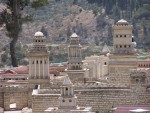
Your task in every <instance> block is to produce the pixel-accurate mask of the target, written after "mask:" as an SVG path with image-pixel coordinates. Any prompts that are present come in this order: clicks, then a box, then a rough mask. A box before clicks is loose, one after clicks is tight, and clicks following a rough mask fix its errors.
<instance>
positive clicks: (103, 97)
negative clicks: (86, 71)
mask: <svg viewBox="0 0 150 113" xmlns="http://www.w3.org/2000/svg"><path fill="white" fill-rule="evenodd" d="M149 96H150V94H149V92H143V93H136V92H132V90H125V89H123V90H121V89H119V90H117V89H111V90H109V89H106V90H105V89H101V90H98V89H95V90H89V91H88V90H86V91H83V90H82V91H80V90H78V94H77V97H78V101H77V104H78V105H79V106H91V107H92V109H93V111H99V112H100V113H107V112H109V111H110V109H111V108H113V107H117V106H118V105H149V104H150V99H149Z"/></svg>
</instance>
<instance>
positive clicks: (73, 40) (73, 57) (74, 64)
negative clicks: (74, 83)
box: [68, 33, 83, 70]
mask: <svg viewBox="0 0 150 113" xmlns="http://www.w3.org/2000/svg"><path fill="white" fill-rule="evenodd" d="M81 47H82V46H81V45H80V44H79V37H78V35H77V34H76V33H73V34H72V35H71V37H70V45H69V46H68V70H82V68H83V66H82V65H83V62H82V55H81Z"/></svg>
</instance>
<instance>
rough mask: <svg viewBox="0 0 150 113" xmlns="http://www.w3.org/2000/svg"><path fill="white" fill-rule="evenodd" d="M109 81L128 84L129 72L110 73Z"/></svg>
mask: <svg viewBox="0 0 150 113" xmlns="http://www.w3.org/2000/svg"><path fill="white" fill-rule="evenodd" d="M108 80H109V83H114V84H126V85H130V81H131V80H130V73H110V74H109V77H108Z"/></svg>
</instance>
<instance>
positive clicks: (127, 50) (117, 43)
mask: <svg viewBox="0 0 150 113" xmlns="http://www.w3.org/2000/svg"><path fill="white" fill-rule="evenodd" d="M113 48H114V54H133V53H134V52H133V49H134V48H133V46H132V25H130V24H129V23H128V22H127V21H126V20H123V19H121V20H119V21H118V22H117V23H116V25H114V26H113Z"/></svg>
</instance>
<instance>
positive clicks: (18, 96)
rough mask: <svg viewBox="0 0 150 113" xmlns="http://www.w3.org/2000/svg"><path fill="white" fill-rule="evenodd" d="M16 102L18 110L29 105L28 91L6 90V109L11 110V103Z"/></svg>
mask: <svg viewBox="0 0 150 113" xmlns="http://www.w3.org/2000/svg"><path fill="white" fill-rule="evenodd" d="M12 103H16V110H20V109H22V108H24V107H27V106H28V92H18V91H16V92H5V93H4V109H5V110H10V107H9V105H10V104H12Z"/></svg>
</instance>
